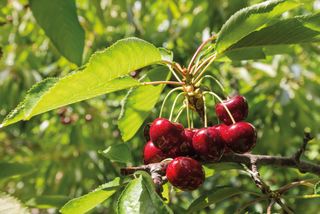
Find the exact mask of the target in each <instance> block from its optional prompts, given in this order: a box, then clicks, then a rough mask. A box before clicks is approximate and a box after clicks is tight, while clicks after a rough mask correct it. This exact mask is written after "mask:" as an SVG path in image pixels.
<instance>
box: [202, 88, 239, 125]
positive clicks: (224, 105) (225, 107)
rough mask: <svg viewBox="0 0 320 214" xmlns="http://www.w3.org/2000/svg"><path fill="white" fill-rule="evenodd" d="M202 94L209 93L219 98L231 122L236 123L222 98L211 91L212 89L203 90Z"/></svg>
mask: <svg viewBox="0 0 320 214" xmlns="http://www.w3.org/2000/svg"><path fill="white" fill-rule="evenodd" d="M203 94H210V95H212V96H214V97H215V98H217V99H218V100H219V102H220V103H221V104H222V106H223V107H224V109H225V110H226V111H227V113H228V115H229V117H230V119H231V121H232V123H233V124H235V123H236V121H235V120H234V118H233V116H232V114H231V112H230V111H229V109H228V107H227V106H226V104H224V102H223V101H222V99H221V98H220V97H219V96H218V95H217V94H216V93H214V92H212V91H206V92H203Z"/></svg>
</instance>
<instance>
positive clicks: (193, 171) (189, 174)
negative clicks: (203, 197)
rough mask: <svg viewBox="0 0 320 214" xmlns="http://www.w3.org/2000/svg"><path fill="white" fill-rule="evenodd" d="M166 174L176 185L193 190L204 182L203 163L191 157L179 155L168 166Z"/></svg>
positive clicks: (182, 188) (186, 189)
mask: <svg viewBox="0 0 320 214" xmlns="http://www.w3.org/2000/svg"><path fill="white" fill-rule="evenodd" d="M166 176H167V179H168V181H169V182H170V183H171V184H172V185H173V186H175V187H177V188H179V189H181V190H184V191H192V190H195V189H197V188H198V187H199V186H200V185H201V184H202V183H203V182H204V178H205V175H204V170H203V168H202V166H201V164H200V163H199V162H198V161H196V160H194V159H192V158H189V157H177V158H175V159H173V160H172V161H171V162H170V163H169V164H168V166H167V169H166Z"/></svg>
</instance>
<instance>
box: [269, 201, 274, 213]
mask: <svg viewBox="0 0 320 214" xmlns="http://www.w3.org/2000/svg"><path fill="white" fill-rule="evenodd" d="M274 204H275V201H274V200H271V202H270V203H269V205H268V207H267V214H272V207H273V205H274Z"/></svg>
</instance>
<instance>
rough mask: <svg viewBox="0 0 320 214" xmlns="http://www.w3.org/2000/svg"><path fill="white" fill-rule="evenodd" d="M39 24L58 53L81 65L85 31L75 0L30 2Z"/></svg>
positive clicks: (30, 0) (32, 0) (36, 0)
mask: <svg viewBox="0 0 320 214" xmlns="http://www.w3.org/2000/svg"><path fill="white" fill-rule="evenodd" d="M29 2H30V8H31V10H32V13H33V15H34V17H35V19H36V21H37V22H38V24H39V25H40V26H41V27H42V28H43V29H44V31H45V33H46V35H47V36H48V37H49V38H50V40H51V41H52V43H53V44H54V45H55V47H56V48H57V49H58V51H59V52H60V53H61V54H62V55H63V56H65V57H66V58H67V59H68V60H70V61H71V62H73V63H76V64H77V65H81V61H82V54H83V48H84V39H85V36H84V30H83V29H82V27H81V25H80V23H79V20H78V17H77V8H76V5H75V1H74V0H68V1H66V0H29Z"/></svg>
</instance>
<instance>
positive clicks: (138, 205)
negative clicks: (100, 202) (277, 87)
mask: <svg viewBox="0 0 320 214" xmlns="http://www.w3.org/2000/svg"><path fill="white" fill-rule="evenodd" d="M147 176H149V175H139V177H138V178H136V179H134V180H132V181H131V182H130V183H129V184H128V185H127V187H126V188H125V189H124V191H123V192H122V193H121V196H120V198H119V200H118V207H117V212H118V213H119V214H126V213H163V214H165V213H172V211H171V210H170V208H169V207H168V206H167V205H166V204H165V203H164V202H163V201H162V200H161V198H160V197H159V196H158V194H157V193H156V192H155V188H154V186H153V184H152V181H151V178H150V176H149V178H148V177H147Z"/></svg>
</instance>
